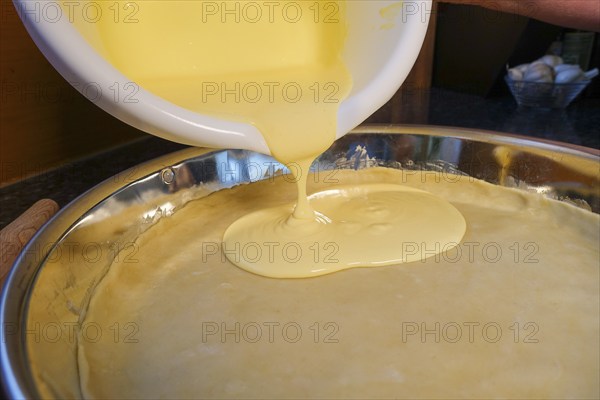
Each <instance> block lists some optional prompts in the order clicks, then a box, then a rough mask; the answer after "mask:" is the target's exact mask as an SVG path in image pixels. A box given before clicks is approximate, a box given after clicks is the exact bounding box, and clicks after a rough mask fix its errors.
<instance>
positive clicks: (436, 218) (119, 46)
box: [78, 0, 465, 278]
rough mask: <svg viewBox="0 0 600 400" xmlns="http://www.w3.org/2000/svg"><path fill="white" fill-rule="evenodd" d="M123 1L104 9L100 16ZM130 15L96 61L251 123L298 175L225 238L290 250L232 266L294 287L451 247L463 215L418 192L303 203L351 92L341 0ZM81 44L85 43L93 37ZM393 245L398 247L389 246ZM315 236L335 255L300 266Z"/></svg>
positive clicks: (110, 26)
mask: <svg viewBox="0 0 600 400" xmlns="http://www.w3.org/2000/svg"><path fill="white" fill-rule="evenodd" d="M127 4H129V3H127V2H115V3H114V4H113V3H111V4H110V5H104V7H105V8H106V10H105V11H106V12H107V13H108V12H109V11H112V10H113V8H115V7H121V8H126V6H127ZM398 4H399V3H398ZM396 6H397V5H396ZM111 7H112V8H111ZM137 7H139V18H137V19H138V21H137V22H136V23H115V21H114V20H111V19H110V18H103V19H101V20H100V21H99V24H98V26H97V32H96V33H97V34H98V35H99V39H97V41H98V43H97V47H99V48H100V49H101V50H100V51H101V52H102V54H104V55H105V57H107V58H108V59H109V60H110V61H111V62H112V63H113V65H114V66H115V67H116V68H118V69H119V70H120V71H122V72H123V73H124V74H125V75H126V76H127V77H130V78H131V79H132V80H134V81H135V82H136V83H137V84H138V85H140V86H141V87H143V88H145V89H147V90H149V91H151V92H153V93H155V94H157V95H159V96H161V97H163V98H165V99H167V100H169V101H171V102H173V103H175V104H178V105H180V106H183V107H185V108H188V109H190V110H193V111H197V112H200V113H204V114H209V115H214V116H218V117H221V118H228V119H235V120H240V121H245V122H250V123H252V124H254V125H255V126H256V127H257V128H259V130H260V131H261V132H262V134H263V135H264V137H265V139H266V141H267V144H268V146H269V149H270V150H271V153H272V155H273V156H274V157H275V158H277V159H278V160H279V161H281V162H283V163H284V164H288V165H289V166H290V170H291V171H292V173H293V174H294V175H295V177H296V185H297V192H298V197H297V200H296V205H295V207H288V206H285V207H280V208H274V209H266V210H261V211H260V212H259V213H257V214H253V215H249V216H247V217H244V218H242V219H240V220H239V221H236V222H235V223H234V225H232V227H231V228H230V229H229V230H227V232H226V233H225V238H224V240H225V242H226V243H227V244H228V246H229V247H231V248H235V247H238V246H241V247H244V248H246V247H248V246H256V247H257V250H256V251H259V252H262V251H264V250H266V251H271V250H270V249H268V248H265V247H264V246H265V245H264V244H265V243H267V247H268V246H270V243H273V242H276V241H281V240H284V241H285V242H286V243H294V244H293V245H291V246H294V247H288V248H287V250H289V251H290V253H289V254H288V253H285V256H283V257H276V258H274V259H273V260H271V261H265V259H264V258H262V257H250V258H249V257H241V258H240V257H234V258H231V261H232V262H234V263H235V264H236V265H238V266H240V267H241V268H244V269H246V270H248V271H252V272H255V273H257V274H261V275H266V276H270V277H282V278H283V277H285V278H301V277H308V276H314V275H322V274H326V273H330V272H335V271H338V270H340V269H344V268H350V267H356V266H376V265H388V264H393V263H399V262H404V261H410V260H411V258H410V257H408V258H407V257H405V256H404V255H403V254H402V253H401V252H400V250H399V249H398V247H397V246H394V243H393V242H394V240H402V239H404V238H408V237H410V236H411V235H412V239H415V240H416V239H418V240H422V241H424V242H425V243H428V244H432V243H442V244H443V247H444V248H446V247H451V246H452V244H454V245H456V244H458V243H459V242H460V240H461V238H462V236H463V234H464V231H465V221H464V219H463V217H462V216H461V215H460V213H459V212H458V211H456V209H455V208H454V207H452V206H451V205H450V204H448V203H447V202H446V201H444V200H443V199H441V198H435V197H434V196H432V195H428V194H426V193H419V192H415V191H411V190H407V189H405V188H402V187H401V186H395V187H393V185H387V186H377V185H371V186H364V187H361V188H348V189H339V190H337V191H336V192H335V193H324V194H320V195H314V198H313V199H312V201H310V202H309V201H308V199H307V197H306V177H307V175H308V171H309V168H310V165H311V163H312V161H313V160H314V159H315V158H316V157H317V156H318V155H319V154H320V153H322V152H323V151H325V150H326V149H327V148H328V147H329V146H330V145H331V144H332V143H333V141H334V139H335V134H336V124H337V110H338V107H339V104H340V102H341V101H342V100H343V99H344V98H345V97H346V96H347V95H348V93H349V92H350V89H351V85H352V79H351V77H350V74H349V72H348V71H347V69H346V67H345V65H344V62H343V60H342V51H343V47H344V44H345V43H344V42H345V38H346V31H347V27H346V20H345V7H346V3H345V1H330V0H327V1H325V0H320V1H293V0H290V1H287V0H286V1H281V2H266V3H259V2H255V1H246V0H244V1H230V2H227V1H225V2H214V1H177V0H173V1H141V2H139V5H138V6H137ZM265 7H266V8H267V10H265V9H264V8H265ZM323 10H328V13H327V14H325V13H324V12H323ZM263 12H264V14H263ZM380 14H381V16H382V18H383V17H384V16H385V18H388V19H389V18H392V17H394V15H392V16H390V15H388V14H389V13H387V12H383V11H382V12H381V13H380ZM325 15H326V16H325ZM396 17H397V16H396ZM80 25H81V23H79V25H78V26H80ZM82 31H85V30H82ZM88 40H89V41H90V42H91V43H94V38H93V37H91V35H88ZM374 45H376V44H374ZM315 207H316V208H317V213H315V210H314V208H315ZM390 236H391V237H394V238H395V239H386V238H388V237H390ZM315 239H318V240H319V241H323V242H332V243H333V242H335V243H336V244H337V246H339V254H340V255H339V258H335V259H331V260H329V261H328V262H323V261H318V262H315V261H314V259H311V258H310V257H308V254H309V253H310V252H311V251H315V250H311V247H312V246H313V242H314V240H315ZM287 250H286V251H287ZM294 252H295V253H294ZM334 260H337V262H334Z"/></svg>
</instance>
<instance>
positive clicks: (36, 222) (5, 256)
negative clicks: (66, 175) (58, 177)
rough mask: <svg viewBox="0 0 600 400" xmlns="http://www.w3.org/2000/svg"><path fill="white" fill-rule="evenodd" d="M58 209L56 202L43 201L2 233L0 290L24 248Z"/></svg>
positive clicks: (0, 240) (0, 233)
mask: <svg viewBox="0 0 600 400" xmlns="http://www.w3.org/2000/svg"><path fill="white" fill-rule="evenodd" d="M58 208H59V207H58V204H56V202H55V201H54V200H50V199H42V200H40V201H38V202H36V203H35V204H34V205H32V206H31V207H30V208H29V209H28V210H27V211H25V212H24V213H23V214H21V215H20V216H19V217H18V218H17V219H15V220H14V221H13V222H11V223H10V224H8V225H7V226H6V227H5V228H4V229H2V230H1V231H0V288H2V284H3V283H4V280H5V279H6V276H7V275H8V271H10V268H11V267H12V264H13V262H14V261H15V259H16V258H17V256H18V255H19V253H20V252H21V250H22V249H23V247H25V245H26V244H27V242H28V241H29V239H31V238H32V237H33V235H35V233H36V232H37V231H38V229H40V228H41V226H42V225H44V224H45V223H46V221H48V220H49V219H50V218H51V217H52V216H53V215H54V214H56V212H57V211H58Z"/></svg>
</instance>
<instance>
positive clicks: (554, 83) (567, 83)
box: [504, 74, 592, 86]
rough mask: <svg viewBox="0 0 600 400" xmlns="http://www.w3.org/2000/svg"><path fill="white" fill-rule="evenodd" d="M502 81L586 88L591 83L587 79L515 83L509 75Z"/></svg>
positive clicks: (521, 81) (522, 81)
mask: <svg viewBox="0 0 600 400" xmlns="http://www.w3.org/2000/svg"><path fill="white" fill-rule="evenodd" d="M504 80H505V81H506V82H507V83H508V84H509V85H511V84H515V83H526V84H528V85H547V86H584V85H585V86H587V85H589V84H590V82H591V81H592V80H591V79H587V80H585V81H578V82H554V81H553V82H536V81H526V80H524V79H522V80H520V81H516V80H514V79H512V78H511V77H510V75H509V74H506V75H504Z"/></svg>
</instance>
